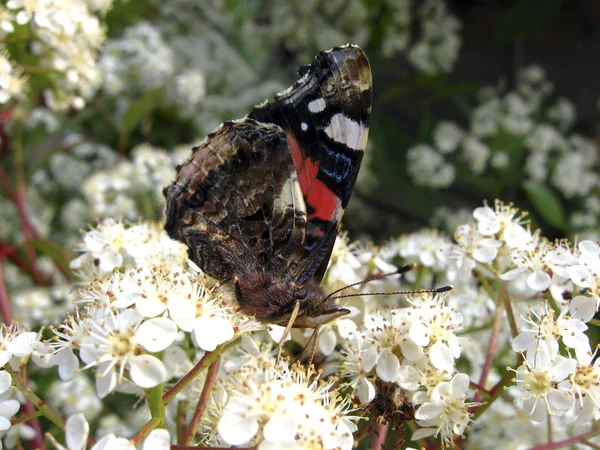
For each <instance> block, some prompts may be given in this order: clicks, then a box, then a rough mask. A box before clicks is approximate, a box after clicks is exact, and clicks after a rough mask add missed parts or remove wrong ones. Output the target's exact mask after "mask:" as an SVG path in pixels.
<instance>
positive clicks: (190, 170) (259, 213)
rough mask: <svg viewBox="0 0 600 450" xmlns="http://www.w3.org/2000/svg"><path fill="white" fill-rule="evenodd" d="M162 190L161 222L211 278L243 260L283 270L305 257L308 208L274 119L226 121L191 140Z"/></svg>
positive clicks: (226, 276)
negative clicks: (164, 218) (264, 121)
mask: <svg viewBox="0 0 600 450" xmlns="http://www.w3.org/2000/svg"><path fill="white" fill-rule="evenodd" d="M165 195H166V197H167V204H168V208H167V222H166V225H165V228H166V230H167V231H168V232H169V234H170V235H171V236H172V237H173V238H176V239H179V240H182V241H183V242H185V243H186V244H187V245H188V246H189V247H190V249H191V251H192V252H194V254H193V255H192V256H193V259H194V260H195V261H197V262H198V264H199V265H200V267H201V268H202V269H203V271H204V272H206V273H208V274H209V275H210V276H212V277H214V278H216V279H219V280H224V279H229V278H231V277H233V276H234V275H235V273H236V271H239V268H240V267H243V266H244V265H248V264H252V265H256V266H259V267H263V268H264V269H265V270H268V271H271V272H274V273H282V272H284V271H286V270H287V268H288V265H289V262H290V261H292V260H299V259H300V258H301V257H302V249H303V248H304V243H305V227H306V210H305V205H304V202H303V199H302V193H301V191H300V187H299V183H298V180H297V175H296V171H295V169H294V166H293V163H292V160H291V158H290V157H289V151H288V143H287V139H286V137H285V134H284V133H283V132H282V130H281V129H280V128H279V127H277V126H273V125H268V124H261V123H258V122H256V121H254V120H251V119H243V120H240V121H235V122H226V123H224V124H223V125H221V127H219V129H217V130H216V131H215V132H214V133H212V134H210V135H209V136H207V138H206V139H205V140H204V141H203V142H202V143H201V144H200V145H199V146H197V147H195V148H194V150H193V153H192V157H191V158H190V159H189V160H188V161H187V162H186V163H184V164H183V165H182V166H181V167H180V168H179V171H178V174H177V179H176V181H175V182H174V183H173V184H172V185H171V186H170V187H168V188H167V189H166V191H165Z"/></svg>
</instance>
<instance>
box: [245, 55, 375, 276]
mask: <svg viewBox="0 0 600 450" xmlns="http://www.w3.org/2000/svg"><path fill="white" fill-rule="evenodd" d="M300 74H301V75H302V78H301V79H300V80H298V81H297V82H296V83H295V84H294V85H293V86H291V87H290V88H289V89H287V90H285V91H283V92H281V93H280V94H278V95H277V97H276V98H275V100H274V101H271V102H265V103H263V104H261V105H258V106H256V107H255V108H254V109H253V110H252V111H251V112H250V114H249V115H248V118H250V119H255V120H257V121H259V122H262V123H272V124H275V125H277V126H279V127H281V129H282V130H283V131H284V133H285V136H286V139H287V141H288V146H289V149H290V151H291V155H292V160H293V165H294V168H295V170H296V173H297V176H298V180H299V184H300V189H301V191H302V196H303V198H304V203H305V205H306V213H307V224H306V237H305V243H304V249H303V251H302V258H301V264H299V265H298V266H297V267H296V268H294V269H293V270H291V271H290V272H289V276H291V277H293V278H294V279H295V280H296V282H297V284H299V285H302V284H304V283H305V282H306V281H307V280H308V279H309V278H311V277H312V278H313V279H314V280H315V281H317V282H319V281H320V280H321V278H322V277H323V274H324V273H325V269H326V267H327V263H328V260H329V257H330V255H331V251H332V249H333V244H334V243H335V238H336V236H337V231H338V227H339V223H340V220H341V217H342V214H343V212H344V209H345V208H346V206H347V204H348V200H349V199H350V195H351V193H352V189H353V187H354V184H355V182H356V178H357V176H358V171H359V168H360V163H361V161H362V157H363V154H364V150H365V147H366V144H367V137H368V133H369V120H370V116H371V97H372V78H371V69H370V66H369V62H368V59H367V56H366V55H365V53H364V52H363V51H362V49H360V47H358V46H355V45H346V46H343V47H337V48H334V49H331V50H329V51H326V52H320V53H318V54H317V56H316V57H315V60H314V61H313V63H312V64H311V65H310V66H307V67H306V68H304V69H301V71H300Z"/></svg>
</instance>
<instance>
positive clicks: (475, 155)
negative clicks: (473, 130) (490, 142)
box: [462, 136, 490, 175]
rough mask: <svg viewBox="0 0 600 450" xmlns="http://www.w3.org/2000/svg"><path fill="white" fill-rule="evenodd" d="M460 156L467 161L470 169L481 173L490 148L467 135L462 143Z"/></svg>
mask: <svg viewBox="0 0 600 450" xmlns="http://www.w3.org/2000/svg"><path fill="white" fill-rule="evenodd" d="M462 156H463V158H464V159H465V160H466V161H467V162H468V164H469V166H470V168H471V171H472V172H473V173H475V174H477V175H481V174H482V173H483V172H484V171H485V169H486V167H487V162H488V159H489V158H490V149H489V147H488V146H487V145H486V144H484V143H483V142H481V141H480V140H479V139H477V138H476V137H473V136H469V137H468V138H466V139H465V141H464V143H463V147H462Z"/></svg>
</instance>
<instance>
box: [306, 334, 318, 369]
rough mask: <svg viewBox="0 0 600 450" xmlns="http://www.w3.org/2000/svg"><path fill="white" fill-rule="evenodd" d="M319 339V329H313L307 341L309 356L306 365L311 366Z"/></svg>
mask: <svg viewBox="0 0 600 450" xmlns="http://www.w3.org/2000/svg"><path fill="white" fill-rule="evenodd" d="M318 339H319V327H318V326H317V327H315V328H314V329H313V333H312V334H311V335H310V339H309V340H308V342H309V344H308V345H310V356H309V357H308V365H309V366H311V365H312V363H313V359H314V358H315V353H316V352H317V340H318Z"/></svg>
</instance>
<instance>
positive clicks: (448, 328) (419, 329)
mask: <svg viewBox="0 0 600 450" xmlns="http://www.w3.org/2000/svg"><path fill="white" fill-rule="evenodd" d="M447 296H448V294H435V295H431V294H416V295H409V296H407V297H406V299H407V301H408V302H409V303H410V304H412V306H413V308H412V309H411V310H410V312H408V313H407V315H408V316H409V317H410V320H411V322H412V323H411V325H410V331H409V334H408V335H409V337H410V338H411V339H412V341H413V342H415V343H417V344H419V345H421V346H423V347H427V348H428V352H427V353H428V357H429V360H430V361H431V364H432V365H433V366H434V367H435V368H436V369H439V370H442V371H446V372H448V373H452V372H454V359H458V358H459V357H460V345H459V343H458V337H457V336H456V331H457V329H458V328H460V326H461V324H462V316H461V314H460V313H458V312H456V311H454V310H452V309H451V308H449V307H447V306H445V299H446V297H447Z"/></svg>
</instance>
